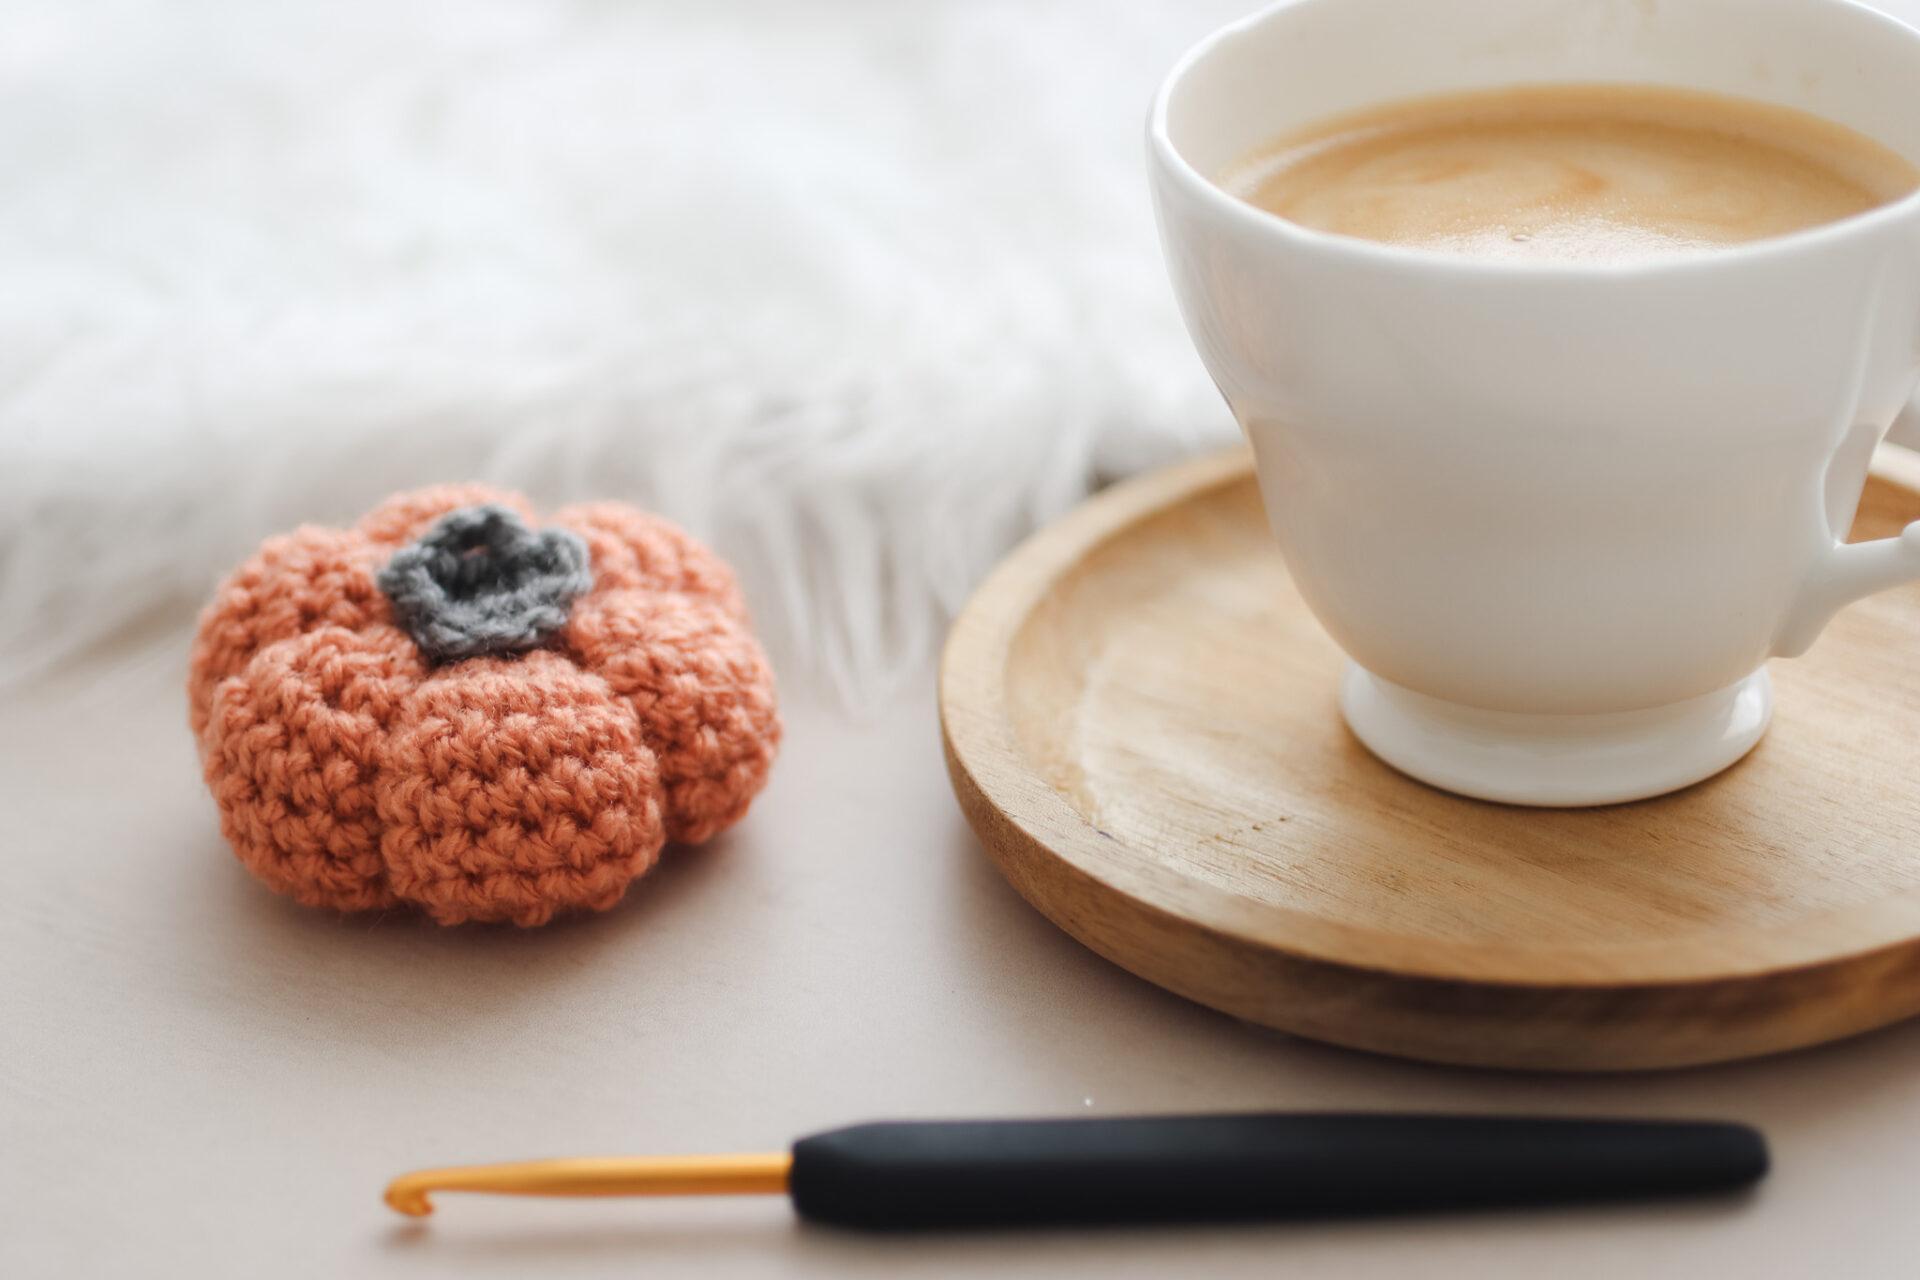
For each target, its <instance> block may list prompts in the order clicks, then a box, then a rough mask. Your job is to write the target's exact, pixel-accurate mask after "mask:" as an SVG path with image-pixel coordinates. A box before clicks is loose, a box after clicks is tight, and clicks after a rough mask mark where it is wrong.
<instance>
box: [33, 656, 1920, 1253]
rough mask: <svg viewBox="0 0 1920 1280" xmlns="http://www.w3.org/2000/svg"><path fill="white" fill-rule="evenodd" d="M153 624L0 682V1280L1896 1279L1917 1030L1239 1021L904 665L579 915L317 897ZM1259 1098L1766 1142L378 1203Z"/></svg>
mask: <svg viewBox="0 0 1920 1280" xmlns="http://www.w3.org/2000/svg"><path fill="white" fill-rule="evenodd" d="M181 625H182V624H181V623H179V622H178V621H170V622H169V623H168V624H167V625H166V626H164V627H156V629H155V634H156V635H157V636H158V637H159V638H158V639H155V640H149V641H147V642H145V643H143V644H128V645H122V646H120V647H119V648H118V649H117V650H113V651H109V652H106V653H103V654H99V655H95V656H94V657H93V658H92V659H91V660H89V661H88V662H87V663H85V664H84V665H82V666H79V667H76V668H74V669H72V670H70V671H68V672H66V673H64V674H62V675H60V676H58V677H57V678H54V679H51V680H48V681H46V682H44V683H43V684H41V685H40V686H39V687H37V688H35V689H34V690H32V691H31V692H30V693H28V694H26V695H24V696H15V697H13V698H11V699H9V700H6V701H4V702H0V812H4V813H5V815H6V816H7V820H8V821H7V827H6V836H5V840H4V854H3V856H4V859H5V867H6V878H5V880H4V891H3V892H0V1026H3V1027H4V1032H3V1033H0V1034H3V1035H4V1039H3V1040H0V1223H3V1224H4V1226H3V1227H0V1275H5V1276H10V1277H43V1276H62V1275H101V1276H134V1275H170V1274H181V1275H186V1274H192V1275H231V1276H250V1277H266V1276H307V1275H313V1276H340V1277H368V1278H372V1277H383V1276H438V1275H448V1276H452V1275H458V1276H508V1275H530V1276H532V1275H537V1276H543V1277H544V1276H574V1275H605V1276H632V1275H658V1276H675V1275H696V1274H697V1275H701V1276H716V1277H724V1276H766V1275H819V1276H850V1275H884V1276H895V1275H927V1276H968V1275H979V1274H994V1275H1016V1274H1023V1273H1031V1274H1040V1273H1046V1274H1050V1275H1084V1276H1103V1277H1108V1276H1159V1275H1195V1274H1207V1275H1222V1276H1241V1275H1244V1276H1256V1275H1258V1276H1273V1275H1287V1276H1302V1275H1338V1276H1343V1277H1344V1276H1355V1277H1363V1276H1407V1275H1421V1276H1429V1275H1461V1276H1482V1275H1502V1276H1504V1275H1515V1276H1522V1275H1556V1276H1585V1275H1594V1276H1619V1275H1634V1276H1680V1275H1688V1276H1691V1275H1709V1274H1713V1275H1740V1276H1801V1275H1816V1274H1818V1275H1823V1276H1869V1275H1873V1276H1878V1275H1884V1276H1895V1275H1915V1274H1920V1213H1916V1212H1915V1209H1914V1201H1915V1191H1916V1189H1920V1141H1917V1139H1920V1025H1914V1026H1908V1027H1905V1028H1901V1029H1895V1030H1893V1031H1890V1032H1884V1033H1881V1034H1878V1035H1874V1036H1871V1037H1868V1038H1865V1039H1862V1040H1858V1041H1855V1042H1853V1043H1849V1044H1844V1045H1839V1046H1835V1047H1831V1048H1827V1049H1822V1050H1818V1051H1814V1052H1808V1053H1802V1054H1798V1055H1794V1056H1791V1057H1786V1058H1781V1059H1776V1060H1773V1061H1769V1062H1760V1063H1754V1064H1749V1065H1745V1066H1738V1067H1732V1068H1721V1069H1715V1070H1703V1071H1693V1072H1687V1073H1681V1074H1670V1075H1664V1076H1659V1077H1647V1078H1611V1079H1610V1078H1587V1079H1564V1078H1548V1077H1527V1076H1516V1075H1502V1074H1494V1073H1476V1072H1466V1071H1456V1070H1441V1069H1436V1068H1430V1067H1422V1066H1416V1065H1411V1064H1405V1063H1398V1062H1392V1061H1387V1060H1383V1059H1378V1058H1372V1057H1367V1056H1362V1055H1359V1054H1353V1053H1348V1052H1343V1051H1339V1050H1335V1049H1329V1048H1322V1047H1319V1046H1315V1045H1312V1044H1308V1043H1304V1042H1300V1041H1295V1040H1291V1039H1288V1038H1286V1037H1283V1036H1279V1035H1276V1034H1273V1033H1269V1032H1265V1031H1260V1030H1256V1029H1253V1028H1250V1027H1247V1026H1243V1025H1241V1024H1239V1023H1237V1022H1234V1021H1232V1020H1230V1019H1228V1018H1225V1017H1222V1016H1219V1015H1216V1014H1214V1013H1211V1012H1209V1011H1207V1010H1205V1009H1201V1008H1198V1007H1196V1006H1193V1005H1190V1004H1187V1003H1184V1002H1183V1001H1181V1000H1178V999H1176V998H1174V997H1172V996H1169V995H1165V994H1163V993H1161V992H1159V991H1157V990H1155V989H1154V988H1152V987H1150V986H1147V985H1146V984H1144V983H1141V982H1139V981H1137V980H1135V979H1133V978H1131V977H1129V976H1128V975H1127V974H1125V973H1123V972H1121V971H1119V970H1118V969H1115V968H1113V967H1111V966H1109V965H1108V964H1106V963H1105V962H1104V961H1102V960H1100V959H1098V958H1096V957H1095V956H1093V955H1092V954H1090V953H1088V952H1086V951H1083V950H1082V949H1081V948H1080V947H1079V946H1078V945H1076V944H1075V943H1073V942H1072V941H1070V940H1069V939H1067V938H1066V937H1064V936H1063V935H1061V934H1059V933H1057V932H1056V931H1055V930H1054V929H1053V928H1052V927H1051V926H1049V925H1048V924H1047V923H1046V922H1045V921H1044V920H1042V919H1041V918H1040V917H1039V916H1038V915H1036V914H1035V913H1034V912H1033V911H1032V910H1030V909H1029V908H1028V907H1027V906H1026V905H1025V904H1024V903H1023V902H1021V901H1020V899H1019V898H1017V897H1016V896H1015V895H1014V894H1013V892H1012V891H1011V890H1009V889H1008V888H1007V886H1006V885H1005V884H1003V883H1002V882H1001V880H1000V879H999V877H998V876H997V875H996V873H995V872H994V871H993V869H992V868H991V867H990V866H989V865H988V863H987V862H986V860H985V859H984V857H983V856H982V855H981V854H980V852H979V851H978V849H977V848H976V846H975V845H974V843H973V841H972V839H971V837H970V835H969V833H968V832H967V830H966V828H965V827H964V825H963V824H962V822H961V819H960V817H959V814H958V812H957V810H956V809H955V806H954V804H953V801H952V799H951V797H950V795H949V793H948V790H947V784H946V779H945V776H944V774H943V771H942V768H941V764H940V754H939V749H938V740H937V732H936V725H935V719H934V714H933V708H932V705H931V695H930V693H929V692H928V691H927V688H925V687H923V688H922V689H921V690H919V691H917V692H916V693H915V694H914V695H913V696H910V697H907V698H904V699H902V700H900V701H899V702H898V703H897V704H896V705H892V706H888V707H885V708H883V709H882V710H881V711H879V712H877V713H875V714H874V715H873V716H872V717H871V718H870V719H869V720H868V721H866V722H864V723H856V722H853V721H851V720H849V719H847V718H844V717H843V716H841V715H840V714H838V713H836V712H834V711H832V710H829V709H826V708H824V707H822V706H819V705H809V704H807V703H805V702H804V701H798V702H790V704H789V707H788V715H789V729H790V732H789V736H788V740H787V746H786V750H785V754H784V757H783V758H782V760H781V762H780V766H779V768H778V769H777V771H776V773H775V776H774V780H773V783H772V785H771V787H770V789H769V790H768V792H767V793H766V795H765V797H764V798H763V800H762V801H761V803H760V804H759V806H758V807H757V808H756V809H755V810H754V812H753V814H752V815H751V816H750V817H749V819H748V820H747V821H746V823H745V824H743V825H742V826H741V827H740V828H739V829H738V830H737V832H736V833H735V834H734V835H733V836H731V837H730V838H728V839H726V840H725V841H724V843H722V844H720V845H718V846H717V847H712V848H709V849H707V850H705V851H700V852H684V853H681V854H679V855H677V856H673V857H672V858H671V860H670V861H669V862H668V863H667V864H666V865H665V866H663V868H662V869H661V870H659V871H658V872H656V874H655V875H654V876H653V877H652V878H651V879H649V880H647V881H644V882H642V884H641V885H640V886H638V887H637V889H636V891H635V892H634V893H633V894H632V895H630V897H629V899H628V901H627V902H626V903H625V904H624V905H623V906H622V907H621V908H620V909H618V910H616V911H615V912H613V913H612V914H610V915H606V916H603V917H598V918H593V919H588V920H582V921H577V922H573V923H569V924H565V925H562V926H557V927H552V928H548V929H545V930H540V931H536V932H530V933H522V932H515V931H507V930H459V931H442V930H438V929H434V928H431V927H428V926H423V925H421V924H418V923H414V922H412V921H408V920H402V919H390V920H384V921H375V922H368V921H341V920H338V919H334V918H331V917H328V916H325V915H321V914H316V913H313V912H309V911H305V910H302V909H299V908H296V907H294V906H291V905H289V904H287V903H285V902H282V901H281V900H279V899H277V898H274V897H272V896H270V895H269V894H267V893H266V892H265V891H263V890H261V889H260V888H258V887H257V886H256V885H254V884H253V883H252V882H251V881H250V880H249V879H248V878H247V876H246V875H245V874H244V873H243V872H242V871H241V869H240V868H239V866H238V864H237V863H235V862H234V861H233V859H232V858H231V857H230V856H229V855H228V854H227V853H226V851H225V848H224V846H223V845H222V844H221V841H220V836H219V833H218V831H217V829H216V825H215V818H214V813H213V810H212V806H211V804H210V803H209V801H208V800H207V797H206V795H205V794H204V792H203V791H202V790H201V787H200V784H199V781H198V778H197V775H196V768H195V764H194V759H193V752H192V749H191V746H190V744H189V741H188V738H187V734H186V731H185V729H184V728H182V726H181V718H182V707H181V694H180V690H179V684H180V680H179V674H180V668H181V663H182V655H183V646H184V634H183V632H182V631H180V630H179V628H180V626H181ZM930 685H931V680H930V679H929V681H928V687H930ZM1255 1107H1408V1108H1412V1107H1420V1108H1439V1109H1456V1110H1458V1109H1488V1110H1495V1111H1548V1112H1562V1113H1565V1112H1597V1113H1613V1114H1622V1115H1675V1116H1678V1115H1691V1114H1695V1113H1700V1114H1710V1115H1723V1116H1730V1117H1737V1118H1742V1119H1746V1120H1750V1121H1754V1122H1757V1123H1759V1124H1761V1125H1763V1126H1764V1127H1765V1128H1766V1130H1767V1132H1768V1133H1769V1134H1770V1135H1771V1137H1772V1139H1773V1142H1774V1144H1775V1152H1776V1156H1777V1164H1778V1168H1777V1172H1776V1173H1775V1174H1774V1176H1773V1177H1772V1179H1771V1180H1770V1181H1769V1182H1768V1183H1767V1184H1766V1185H1765V1187H1764V1189H1763V1190H1761V1191H1760V1192H1758V1193H1757V1194H1755V1195H1753V1196H1750V1197H1745V1198H1739V1199H1733V1200H1720V1201H1716V1202H1713V1203H1697V1204H1690V1205H1683V1206H1666V1207H1638V1208H1617V1209H1602V1210H1589V1211H1564V1212H1539V1213H1529V1214H1507V1215H1492V1216H1478V1217H1469V1218H1454V1219H1437V1218H1436V1219H1427V1220H1420V1221H1399V1222H1374V1223H1348V1224H1341V1225H1309V1226H1288V1227H1264V1226H1256V1227H1247V1228H1232V1229H1218V1228H1215V1229H1180V1230H1169V1231H1150V1232H1146V1231H1143V1232H1131V1233H1126V1234H1121V1235H1111V1234H1109V1235H1098V1234H1072V1233H1064V1232H1062V1233H1050V1232H1043V1233H1037V1234H1024V1235H1011V1236H999V1237H988V1238H979V1237H973V1238H967V1237H955V1236H948V1237H943V1238H937V1239H882V1240H875V1239H866V1238H860V1237H850V1236H845V1235H837V1234H834V1233H831V1232H828V1231H823V1230H819V1229H814V1228H808V1227H804V1226H801V1225H799V1224H797V1223H796V1222H795V1220H794V1219H793V1217H792V1215H791V1212H790V1211H789V1209H788V1208H787V1206H786V1204H785V1203H784V1202H783V1201H781V1200H777V1199H764V1200H735V1201H720V1202H659V1203H646V1202H635V1201H598V1202H545V1203H543V1202H531V1201H510V1200H494V1199H486V1200H483V1199H478V1198H470V1197H446V1198H444V1199H443V1201H442V1208H441V1212H440V1213H439V1214H438V1215H437V1216H436V1217H435V1218H434V1219H433V1220H432V1221H430V1222H428V1223H425V1224H416V1223H408V1222H403V1221H401V1220H400V1219H397V1218H395V1217H393V1216H392V1215H391V1214H389V1213H388V1211H387V1210H386V1209H385V1208H384V1207H383V1206H382V1205H381V1203H380V1199H379V1191H380V1188H381V1185H382V1183H383V1182H384V1180H385V1179H386V1178H387V1176H388V1175H390V1174H392V1173H394V1172H396V1171H398V1170H400V1169H402V1168H405V1167H407V1166H409V1165H414V1164H419V1163H422V1162H425V1163H440V1162H447V1161H462V1160H473V1159H487V1158H506V1157H521V1156H529V1155H551V1154H568V1153H599V1152H631V1151H688V1150H702V1149H722V1150H725V1149H757V1148H765V1147H768V1146H777V1145H783V1144H784V1143H785V1142H786V1141H787V1140H789V1139H791V1138H792V1137H795V1136H797V1135H800V1134H803V1133H806V1132H808V1131H809V1130H813V1129H818V1128H825V1127H829V1126H833V1125H835V1124H839V1123H843V1122H848V1121H854V1120H860V1119H867V1118H878V1117H908V1116H933V1115H979V1116H985V1115H996V1114H1015V1113H1018V1114H1088V1113H1092V1114H1107V1113H1120V1112H1128V1111H1138V1110H1151V1109H1174V1108H1185V1109H1221V1108H1255Z"/></svg>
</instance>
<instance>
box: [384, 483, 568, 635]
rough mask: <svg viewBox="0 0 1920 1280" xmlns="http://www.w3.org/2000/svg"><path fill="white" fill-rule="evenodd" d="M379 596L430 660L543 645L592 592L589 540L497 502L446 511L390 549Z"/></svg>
mask: <svg viewBox="0 0 1920 1280" xmlns="http://www.w3.org/2000/svg"><path fill="white" fill-rule="evenodd" d="M379 583H380V590H382V591H384V592H386V595H387V599H389V600H391V601H392V602H393V612H394V616H395V617H396V618H397V619H398V620H399V622H400V625H401V626H402V627H405V628H406V630H407V633H408V634H409V635H411V636H412V637H413V639H414V643H416V644H418V645H419V646H420V651H421V652H422V653H424V654H426V655H427V658H428V659H429V660H430V661H433V662H456V661H458V660H459V659H461V658H473V657H478V656H480V655H482V654H489V653H518V652H521V651H523V650H527V649H533V648H536V647H538V646H539V645H540V644H541V643H542V642H543V641H545V640H546V638H547V637H548V636H550V635H552V634H553V633H554V632H556V631H558V630H559V629H560V628H561V627H563V626H565V625H566V621H567V614H568V612H569V611H570V610H571V609H572V607H573V601H574V598H575V597H577V596H580V595H584V594H585V593H586V592H588V591H590V590H591V589H592V588H593V573H592V571H591V570H590V569H589V568H588V565H587V544H586V543H585V542H583V541H581V540H580V536H579V535H578V534H575V533H571V532H569V531H567V530H565V529H542V530H540V531H539V532H538V533H535V532H534V531H533V530H532V529H529V528H527V526H526V523H525V522H524V521H522V520H521V519H520V517H519V516H517V515H515V514H514V513H513V512H512V511H510V510H508V509H507V508H506V507H502V506H496V505H493V504H491V503H489V504H487V505H485V506H478V507H462V508H460V509H459V510H458V511H450V512H448V513H447V514H446V515H444V516H442V517H440V519H439V520H438V521H437V522H435V524H434V526H433V528H431V529H429V530H427V532H426V534H425V535H423V536H422V537H421V538H420V540H419V541H417V542H413V543H409V544H408V545H407V546H404V547H402V548H400V550H398V551H396V552H394V553H393V558H392V559H391V560H389V561H387V566H386V568H384V569H382V570H381V571H380V577H379Z"/></svg>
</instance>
